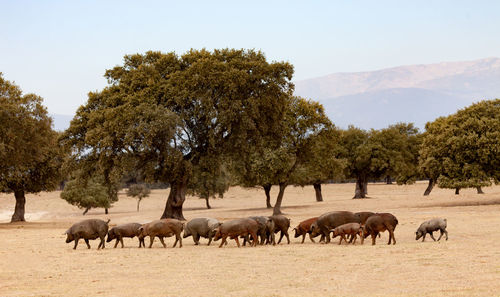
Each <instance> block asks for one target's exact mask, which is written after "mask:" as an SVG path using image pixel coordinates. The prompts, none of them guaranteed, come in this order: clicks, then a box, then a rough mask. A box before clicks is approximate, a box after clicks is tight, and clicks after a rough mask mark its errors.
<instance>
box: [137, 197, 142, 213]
mask: <svg viewBox="0 0 500 297" xmlns="http://www.w3.org/2000/svg"><path fill="white" fill-rule="evenodd" d="M139 203H141V199H137V212H139Z"/></svg>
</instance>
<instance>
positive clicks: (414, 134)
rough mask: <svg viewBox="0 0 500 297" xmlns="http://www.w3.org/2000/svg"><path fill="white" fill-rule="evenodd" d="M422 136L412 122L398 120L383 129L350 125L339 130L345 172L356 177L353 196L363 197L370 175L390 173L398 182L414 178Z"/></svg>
mask: <svg viewBox="0 0 500 297" xmlns="http://www.w3.org/2000/svg"><path fill="white" fill-rule="evenodd" d="M420 139H421V136H419V133H418V129H416V128H415V127H413V124H405V123H399V124H396V125H392V126H389V127H388V128H385V129H382V130H371V131H369V132H368V131H364V130H361V129H358V128H355V127H353V126H350V127H349V128H348V129H347V130H344V131H342V137H341V142H342V148H343V152H342V153H341V156H342V157H343V158H345V159H346V161H347V166H346V167H345V170H344V171H345V176H346V177H347V178H355V179H356V189H355V194H354V198H365V197H366V194H367V183H368V180H369V179H381V178H383V177H387V176H391V177H394V178H395V179H396V181H397V182H398V183H410V182H413V181H415V179H416V178H417V175H418V171H417V164H418V148H419V145H420V141H421V140H420Z"/></svg>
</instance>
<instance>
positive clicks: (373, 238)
mask: <svg viewBox="0 0 500 297" xmlns="http://www.w3.org/2000/svg"><path fill="white" fill-rule="evenodd" d="M375 238H377V234H376V233H372V245H375Z"/></svg>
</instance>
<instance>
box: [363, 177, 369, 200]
mask: <svg viewBox="0 0 500 297" xmlns="http://www.w3.org/2000/svg"><path fill="white" fill-rule="evenodd" d="M363 192H364V193H365V196H366V195H368V180H367V178H365V179H364V180H363Z"/></svg>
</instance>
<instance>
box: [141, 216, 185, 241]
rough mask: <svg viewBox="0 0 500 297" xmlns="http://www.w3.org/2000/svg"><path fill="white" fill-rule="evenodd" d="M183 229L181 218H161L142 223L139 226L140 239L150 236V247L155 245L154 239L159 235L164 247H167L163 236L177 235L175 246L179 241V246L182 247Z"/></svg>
mask: <svg viewBox="0 0 500 297" xmlns="http://www.w3.org/2000/svg"><path fill="white" fill-rule="evenodd" d="M182 229H184V223H183V222H181V221H179V220H176V219H161V220H156V221H152V222H150V223H147V224H144V225H142V226H141V227H140V228H139V231H138V233H139V235H138V237H139V240H144V238H145V237H147V236H149V248H151V247H152V246H153V241H154V239H155V237H158V238H159V239H160V242H161V244H162V245H163V247H164V248H166V247H167V245H166V244H165V242H164V241H163V238H164V237H170V236H173V235H175V242H174V246H173V247H175V246H176V245H177V242H179V248H181V247H182V237H181V232H182Z"/></svg>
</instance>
